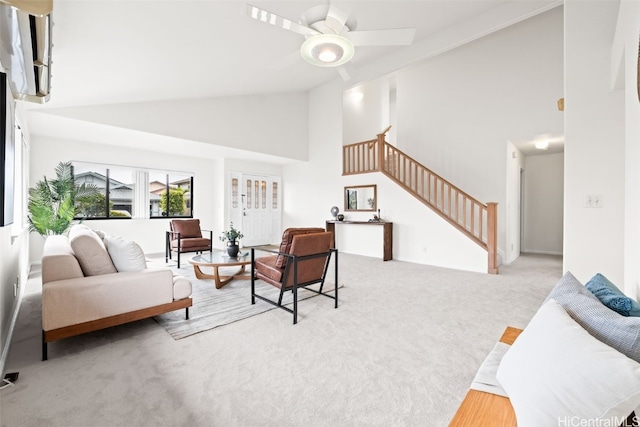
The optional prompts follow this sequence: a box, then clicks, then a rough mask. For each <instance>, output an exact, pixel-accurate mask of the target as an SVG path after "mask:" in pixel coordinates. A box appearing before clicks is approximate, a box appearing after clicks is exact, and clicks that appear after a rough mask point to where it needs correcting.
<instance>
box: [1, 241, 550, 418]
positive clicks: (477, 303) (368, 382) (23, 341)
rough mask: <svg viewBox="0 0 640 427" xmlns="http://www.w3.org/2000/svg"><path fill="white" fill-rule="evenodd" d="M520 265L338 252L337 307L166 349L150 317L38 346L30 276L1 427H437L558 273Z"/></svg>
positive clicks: (267, 318)
mask: <svg viewBox="0 0 640 427" xmlns="http://www.w3.org/2000/svg"><path fill="white" fill-rule="evenodd" d="M561 269H562V263H561V260H560V258H558V257H546V256H529V257H521V258H520V259H519V260H518V261H516V262H515V263H513V264H512V265H510V266H504V267H502V269H501V274H500V275H498V276H490V275H486V274H476V273H467V272H461V271H455V270H447V269H442V268H434V267H428V266H424V265H417V264H410V263H403V262H398V261H388V262H382V261H381V260H379V259H374V258H367V257H360V256H354V255H347V254H341V255H340V282H341V283H345V286H344V288H343V289H342V292H341V293H340V300H341V301H340V307H339V308H338V309H334V308H333V305H332V303H333V301H332V300H330V299H328V298H321V297H317V298H310V299H308V300H306V301H303V302H302V303H301V304H300V319H299V322H298V324H297V325H295V326H294V325H292V324H291V317H290V315H289V314H288V313H286V312H284V311H282V310H272V311H269V312H267V313H263V314H260V315H258V316H253V317H249V318H247V319H244V320H242V321H238V322H235V323H232V324H229V325H226V326H222V327H218V328H215V329H212V330H209V331H206V332H202V333H198V334H195V335H192V336H190V337H187V338H184V339H181V340H174V339H173V338H172V337H171V336H170V335H169V334H167V332H166V331H165V330H164V329H163V328H162V327H161V326H160V325H158V324H157V323H156V322H155V321H153V320H151V319H149V320H144V321H140V322H136V323H133V324H129V325H124V326H122V327H116V328H112V329H109V330H105V331H100V332H96V333H92V334H87V335H85V336H81V337H74V338H69V339H66V340H62V341H58V342H54V343H51V344H50V345H49V358H50V359H49V360H48V361H46V362H41V361H40V329H41V328H40V294H39V291H40V289H39V287H40V285H39V275H38V273H37V272H34V273H33V274H32V277H31V279H30V281H29V283H28V284H27V286H28V288H27V290H28V291H29V294H28V295H26V297H25V299H24V302H23V306H22V309H21V311H20V315H19V320H18V329H17V331H16V333H15V334H14V338H13V344H12V347H11V350H10V354H9V360H8V362H7V366H6V371H19V372H20V378H19V380H18V382H17V383H16V384H15V386H13V387H9V388H7V389H4V390H2V391H0V419H1V425H2V426H7V427H14V426H21V427H30V426H65V427H66V426H89V425H91V426H224V427H227V426H305V427H306V426H446V425H447V424H448V422H449V420H450V419H451V417H452V416H453V414H454V412H455V410H456V408H457V407H458V405H459V404H460V402H461V400H462V398H463V397H464V395H465V393H466V391H467V389H468V388H469V385H470V383H471V381H472V379H473V377H474V374H475V372H476V370H477V369H478V367H479V366H480V364H481V363H482V361H483V360H484V358H485V357H486V355H487V354H488V352H489V351H490V350H491V349H492V348H493V346H494V344H495V342H496V341H497V340H498V338H499V337H500V335H501V333H502V331H503V330H504V328H505V326H507V325H513V326H516V327H523V326H525V325H526V323H527V322H528V320H529V319H530V318H531V317H532V316H533V314H534V313H535V311H536V310H537V308H538V307H539V305H540V304H541V303H542V301H543V300H544V298H545V296H546V295H547V294H548V292H549V290H550V289H551V288H552V287H553V285H554V284H555V283H556V282H557V280H558V279H559V278H560V276H561V274H562V271H561Z"/></svg>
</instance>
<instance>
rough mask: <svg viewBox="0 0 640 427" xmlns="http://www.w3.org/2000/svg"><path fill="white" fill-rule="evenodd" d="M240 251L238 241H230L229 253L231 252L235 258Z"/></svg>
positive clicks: (231, 255)
mask: <svg viewBox="0 0 640 427" xmlns="http://www.w3.org/2000/svg"><path fill="white" fill-rule="evenodd" d="M238 251H240V248H239V247H238V244H237V243H236V241H235V240H232V241H230V242H229V244H228V245H227V254H229V256H230V257H232V258H235V257H237V256H238Z"/></svg>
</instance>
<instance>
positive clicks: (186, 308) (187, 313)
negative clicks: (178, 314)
mask: <svg viewBox="0 0 640 427" xmlns="http://www.w3.org/2000/svg"><path fill="white" fill-rule="evenodd" d="M185 310H186V314H185V319H187V320H189V307H185Z"/></svg>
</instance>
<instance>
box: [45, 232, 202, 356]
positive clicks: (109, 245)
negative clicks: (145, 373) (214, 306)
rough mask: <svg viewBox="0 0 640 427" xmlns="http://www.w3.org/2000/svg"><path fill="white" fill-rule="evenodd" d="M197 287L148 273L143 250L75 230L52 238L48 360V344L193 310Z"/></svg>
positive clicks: (164, 271) (164, 273) (163, 272)
mask: <svg viewBox="0 0 640 427" xmlns="http://www.w3.org/2000/svg"><path fill="white" fill-rule="evenodd" d="M191 290H192V289H191V282H190V281H189V280H187V279H186V278H184V277H182V276H174V275H173V272H172V271H171V270H170V269H168V268H147V265H146V261H145V258H144V254H143V253H142V249H140V247H139V246H138V245H137V244H135V243H134V242H131V241H128V240H126V239H123V238H122V237H119V236H109V235H106V236H105V235H102V236H100V235H99V234H98V233H96V232H94V231H93V230H91V229H90V228H88V227H86V226H84V225H74V226H73V227H72V228H71V230H70V231H69V235H68V236H50V237H48V238H47V241H46V243H45V245H44V252H43V256H42V360H47V343H49V342H52V341H55V340H59V339H62V338H67V337H71V336H75V335H80V334H83V333H86V332H91V331H97V330H100V329H104V328H108V327H111V326H116V325H121V324H124V323H128V322H132V321H135V320H140V319H145V318H148V317H152V316H156V315H158V314H162V313H166V312H169V311H173V310H178V309H181V308H184V309H186V318H187V319H188V318H189V307H190V306H191V305H192V299H191Z"/></svg>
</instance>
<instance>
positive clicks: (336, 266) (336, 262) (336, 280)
mask: <svg viewBox="0 0 640 427" xmlns="http://www.w3.org/2000/svg"><path fill="white" fill-rule="evenodd" d="M335 269H336V273H335V275H336V278H335V285H334V289H335V293H336V301H335V306H334V308H338V251H337V250H336V261H335Z"/></svg>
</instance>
